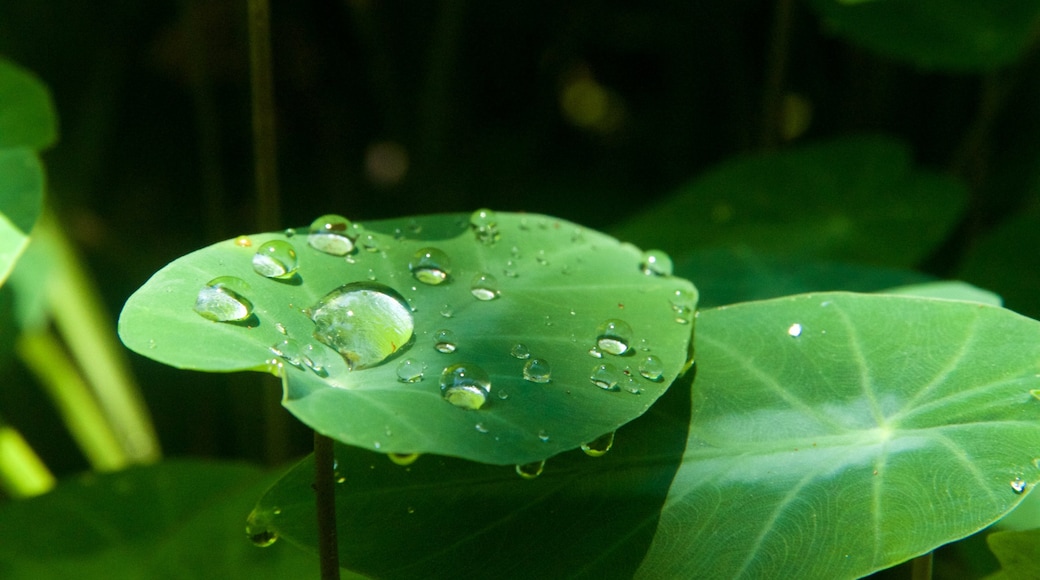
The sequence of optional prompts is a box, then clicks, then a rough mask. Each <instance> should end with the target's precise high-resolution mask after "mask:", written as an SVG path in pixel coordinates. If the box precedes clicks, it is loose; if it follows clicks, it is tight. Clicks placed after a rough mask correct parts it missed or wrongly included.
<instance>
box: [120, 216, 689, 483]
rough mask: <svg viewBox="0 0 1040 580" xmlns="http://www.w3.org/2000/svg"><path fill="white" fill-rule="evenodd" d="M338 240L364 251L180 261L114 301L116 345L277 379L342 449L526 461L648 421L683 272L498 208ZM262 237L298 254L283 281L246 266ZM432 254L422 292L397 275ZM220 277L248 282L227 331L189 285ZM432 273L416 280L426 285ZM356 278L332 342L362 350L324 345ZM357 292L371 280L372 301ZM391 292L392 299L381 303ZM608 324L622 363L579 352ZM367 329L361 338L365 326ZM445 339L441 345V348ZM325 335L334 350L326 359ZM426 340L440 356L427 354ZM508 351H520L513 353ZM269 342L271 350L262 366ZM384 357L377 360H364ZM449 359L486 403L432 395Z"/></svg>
mask: <svg viewBox="0 0 1040 580" xmlns="http://www.w3.org/2000/svg"><path fill="white" fill-rule="evenodd" d="M350 231H351V232H353V233H352V234H351V235H354V236H356V237H357V239H356V242H357V244H358V246H360V247H361V249H355V250H354V253H351V254H349V255H348V256H347V257H342V256H334V255H330V254H328V253H324V252H321V251H318V250H316V249H314V248H313V247H311V246H310V245H309V244H308V242H307V236H306V232H301V233H298V234H295V235H294V236H292V237H286V235H284V234H259V235H253V236H249V237H248V238H240V239H239V240H237V241H236V240H229V241H226V242H222V243H219V244H215V245H213V246H210V247H208V248H205V249H203V250H200V251H197V252H194V253H192V254H189V255H188V256H185V257H183V258H180V259H178V260H176V261H174V262H173V263H171V264H169V265H168V266H166V267H165V268H163V269H162V270H161V271H159V272H158V273H157V274H156V275H155V276H153V277H152V279H151V280H150V281H149V282H148V283H147V284H145V286H144V287H142V288H141V289H140V290H139V291H138V292H137V293H135V294H134V295H133V296H132V297H131V298H130V299H129V300H128V301H127V304H126V306H125V308H124V309H123V312H122V315H121V317H120V322H119V328H120V336H121V337H122V339H123V341H124V342H125V343H126V345H127V346H129V347H130V348H131V349H133V350H135V351H137V352H139V353H141V354H143V355H145V356H148V357H150V358H153V359H155V360H158V361H160V362H163V363H166V364H169V365H172V366H176V367H180V368H190V369H197V370H207V371H238V370H265V371H269V372H274V373H280V374H282V376H283V377H284V385H285V398H284V405H285V406H286V407H287V408H288V409H289V410H290V411H291V412H292V413H294V414H295V415H296V416H297V417H299V418H300V419H301V420H302V421H303V422H305V423H307V424H308V425H310V426H311V427H313V428H315V429H317V430H318V431H321V432H322V433H325V434H326V435H329V436H331V437H333V438H335V439H337V440H339V441H342V442H345V443H349V444H351V445H357V446H361V447H366V448H369V449H373V450H379V451H380V452H383V453H388V452H393V453H438V454H443V455H452V456H456V457H463V458H467V459H473V460H476V461H482V462H487V463H495V464H522V463H529V462H532V461H538V460H541V459H544V458H546V457H550V456H552V455H555V454H557V453H560V452H561V451H566V450H568V449H573V448H575V447H578V446H579V445H581V444H582V443H585V442H588V441H591V440H592V439H594V438H596V437H598V436H599V435H601V434H603V433H607V432H610V431H613V430H615V429H617V428H618V427H619V426H620V425H623V424H624V423H626V422H628V421H630V420H632V419H633V418H635V417H638V416H639V415H640V414H642V413H643V412H645V411H646V409H648V408H649V407H650V405H651V404H652V403H653V402H654V401H655V400H656V399H657V398H658V397H659V396H660V395H661V394H662V393H663V392H664V391H665V390H666V389H667V386H668V385H669V384H670V383H671V382H672V381H673V380H674V379H675V377H676V376H678V374H679V372H680V371H681V370H682V369H683V368H684V366H685V365H686V364H687V360H688V357H689V344H690V340H691V334H692V325H691V324H689V323H688V322H689V317H690V316H691V315H692V308H693V306H694V305H695V302H696V290H695V289H694V288H693V285H692V284H690V283H689V282H687V281H686V280H683V279H679V278H674V277H672V276H656V275H648V274H645V273H644V272H643V262H644V261H645V258H644V256H643V254H642V252H640V251H639V250H638V249H637V248H635V247H634V246H631V245H629V244H621V243H619V242H618V241H617V240H615V239H613V238H610V237H608V236H605V235H603V234H600V233H598V232H595V231H592V230H588V229H586V228H582V227H580V226H577V225H575V224H572V223H569V222H565V221H563V220H558V219H554V218H550V217H545V216H537V215H524V214H499V215H498V216H497V225H496V226H495V229H494V231H493V232H492V231H490V230H479V229H473V228H471V224H470V223H469V221H468V220H467V218H466V216H461V215H447V216H431V217H423V218H415V219H399V220H389V221H383V222H375V223H368V224H365V228H364V229H363V230H350ZM496 237H497V241H495V240H496ZM481 239H483V240H484V241H487V242H493V243H484V242H482V241H481ZM268 241H279V242H291V243H292V244H293V245H294V246H295V250H296V252H297V257H298V261H299V270H298V272H297V273H296V274H295V275H294V276H292V277H289V278H288V279H286V280H275V279H268V278H265V277H263V276H261V275H259V274H257V273H256V272H255V271H254V270H253V267H252V265H251V264H252V260H253V257H254V255H255V254H256V252H257V250H258V248H260V247H261V245H262V244H264V243H266V242H268ZM429 248H436V249H437V250H439V251H441V252H444V256H443V257H441V258H438V260H439V261H443V262H445V268H444V270H445V271H447V272H448V274H447V279H446V281H444V282H443V283H440V284H430V283H424V282H422V281H420V280H418V279H417V278H416V277H415V276H413V274H412V272H410V266H409V264H410V262H413V261H414V260H416V257H417V256H420V255H421V254H424V253H427V250H428V249H429ZM434 254H437V253H436V252H434ZM448 262H450V264H449V263H448ZM482 273H489V274H491V275H493V276H494V277H496V278H497V286H498V289H497V294H494V293H492V294H488V292H489V291H487V290H485V291H484V297H485V298H488V297H492V298H493V299H491V300H481V299H478V298H477V297H476V295H475V294H474V293H473V284H474V280H475V278H477V277H478V276H480V275H481V274H482ZM219 276H233V277H237V278H238V279H240V280H241V281H242V282H243V283H244V284H246V285H248V287H249V288H248V289H246V288H242V284H238V286H239V293H240V294H241V295H242V297H243V298H247V299H248V301H249V302H251V304H252V307H253V308H252V314H251V315H250V316H249V317H247V318H246V319H244V320H242V321H241V322H232V323H228V322H214V321H211V320H208V319H206V318H204V317H203V316H200V315H199V314H197V313H196V312H193V305H195V304H196V298H197V296H198V295H199V292H200V289H202V288H203V287H204V286H206V285H207V284H208V283H209V282H210V281H211V280H213V279H214V278H217V277H219ZM431 276H432V274H431V273H429V272H427V273H426V274H423V275H422V276H421V277H426V278H427V279H428V280H434V279H435V278H436V277H432V278H431ZM358 282H360V283H361V284H362V286H361V287H359V291H360V292H368V293H369V294H365V297H364V298H363V299H361V301H362V302H364V303H365V304H361V305H359V304H358V303H357V302H355V303H354V304H353V306H351V308H352V310H351V312H353V311H354V310H356V311H357V312H358V316H357V317H356V318H349V320H358V321H360V322H357V323H356V324H357V325H360V326H355V327H354V328H353V329H351V330H349V331H348V332H345V333H343V335H342V337H341V339H337V340H342V341H345V342H350V341H353V340H354V339H355V338H356V337H365V340H363V341H361V344H355V345H352V346H350V347H349V348H348V347H344V346H343V344H337V343H336V341H330V340H329V339H327V338H326V339H325V341H324V342H323V341H322V340H320V339H319V338H318V337H319V335H322V334H323V331H322V328H323V327H322V326H318V325H316V324H315V322H312V317H313V318H315V319H317V320H319V321H320V322H321V323H322V324H325V322H326V320H325V319H326V318H327V317H326V316H325V314H326V313H327V310H328V308H325V307H320V306H321V304H320V303H319V301H321V300H323V297H325V296H326V295H328V294H329V293H331V292H334V291H337V289H338V288H340V287H341V286H343V285H345V284H348V283H350V284H353V283H358ZM370 284H382V285H385V286H384V287H382V291H380V290H379V288H374V287H372V286H366V285H370ZM234 285H235V284H232V286H234ZM208 292H209V294H208V295H209V296H210V297H211V298H212V297H215V298H214V300H219V301H223V302H222V309H223V310H224V311H228V312H230V311H233V310H234V308H225V307H229V306H230V307H234V303H229V302H228V301H227V300H225V298H227V297H228V296H230V295H229V294H227V293H226V289H225V290H220V289H211V290H210V291H208ZM677 292H678V293H679V296H677V295H676V293H677ZM393 293H397V294H399V295H400V296H402V297H403V299H404V300H406V301H407V306H404V307H402V306H401V305H400V304H399V303H397V302H395V301H394V300H392V295H393ZM477 294H480V292H478V293H477ZM351 296H355V297H356V296H358V295H357V294H351ZM388 297H390V298H388ZM370 302H371V303H370ZM243 304H244V302H243ZM677 308H678V310H677ZM409 309H411V312H410V313H409V312H408V310H409ZM346 311H347V308H343V310H342V311H341V314H344V313H345V312H346ZM363 312H364V313H365V314H364V315H362V313H363ZM239 314H245V310H244V309H240V311H239ZM346 319H347V318H346V315H345V314H344V320H346ZM407 319H412V320H413V322H414V332H412V331H411V330H409V329H408V328H407ZM615 319H616V320H621V321H623V322H625V323H627V325H629V326H630V327H631V330H632V332H631V336H628V337H626V341H627V344H628V345H629V348H628V352H626V353H624V355H623V356H615V355H613V354H609V353H608V354H602V353H600V355H601V357H602V358H594V357H593V356H590V354H589V352H590V348H592V347H594V346H596V345H597V343H598V342H600V341H599V340H598V339H599V338H600V336H599V327H600V326H601V325H602V324H603V323H604V322H606V321H608V320H615ZM369 321H374V324H375V327H367V326H366V325H367V324H370V322H369ZM340 322H343V321H342V320H341V321H340ZM681 322H685V323H681ZM442 330H447V331H450V332H451V333H453V335H454V336H453V338H451V339H450V340H443V341H438V335H439V334H440V331H442ZM409 336H411V338H409ZM286 340H291V341H293V342H291V343H289V344H286V343H285V341H286ZM329 342H331V343H332V344H336V345H337V346H336V350H339V351H341V352H346V353H347V354H346V355H345V356H343V357H340V356H338V355H337V352H336V350H333V349H332V348H330V347H328V346H326V344H325V343H329ZM438 342H440V349H441V350H442V351H447V350H453V352H450V353H446V352H439V351H438V348H435V346H437V345H438ZM517 344H521V345H523V346H524V348H523V350H525V351H526V353H529V356H528V355H527V354H526V353H524V354H520V353H517V354H516V355H514V354H511V353H512V351H513V349H514V347H515V346H516V345H517ZM607 346H608V347H609V346H610V344H609V343H608V344H607ZM272 347H275V349H276V350H278V351H279V352H282V353H283V354H284V355H285V356H283V357H282V358H280V359H279V358H277V357H275V356H274V354H272ZM308 349H309V350H308ZM294 351H295V354H294ZM305 356H306V357H307V358H305ZM382 356H387V357H388V358H387V359H386V360H385V361H383V362H382V363H378V359H379V358H380V357H382ZM518 356H520V357H523V356H528V358H518ZM648 356H654V357H656V359H655V360H654V361H652V362H653V363H654V364H655V365H658V364H659V368H656V369H650V370H651V371H652V372H647V375H649V376H650V377H651V379H648V378H646V377H645V376H643V375H642V373H641V368H642V367H643V365H644V361H645V359H646V358H647V357H648ZM348 359H349V360H352V361H353V362H352V363H348ZM534 359H542V360H544V361H547V362H548V364H549V365H551V380H550V382H547V383H539V382H532V381H529V380H525V378H524V371H523V369H524V368H525V365H527V364H529V363H531V362H532V361H534ZM315 360H322V361H323V362H320V363H318V364H313V361H315ZM309 362H310V364H308V363H309ZM351 364H353V366H354V367H355V368H354V370H349V369H350V366H351ZM456 364H465V365H469V366H467V368H470V369H471V368H472V366H473V365H475V366H477V367H479V368H481V369H483V370H484V371H486V372H487V374H488V376H489V379H490V384H491V387H490V392H489V393H484V392H483V390H480V389H478V390H473V389H470V390H464V391H463V392H461V393H454V394H455V395H458V396H459V400H461V401H462V402H467V401H469V402H472V399H467V398H466V395H468V396H470V397H481V396H483V397H486V404H485V406H484V408H481V409H478V410H470V409H465V408H459V407H457V406H455V405H453V404H451V403H449V402H447V400H446V399H445V398H444V397H442V387H441V384H440V383H441V382H442V371H444V370H446V369H447V370H450V369H448V367H449V366H451V365H456ZM604 364H606V365H610V366H611V368H612V369H614V370H615V371H616V373H615V377H616V380H617V385H616V387H612V389H611V390H605V389H603V388H599V387H597V385H596V384H595V383H594V382H593V381H592V380H591V377H592V375H593V373H594V372H595V371H596V369H597V367H598V366H599V365H604ZM309 366H311V367H315V368H316V369H317V371H315V370H314V369H312V368H308V367H309ZM417 369H419V370H423V369H424V372H423V374H422V375H421V380H416V381H415V382H403V381H402V379H401V375H399V372H400V373H401V374H402V375H403V377H404V378H413V379H418V378H419V374H418V372H417ZM478 374H479V373H478ZM471 376H472V373H471ZM601 382H602V381H601ZM607 383H608V385H610V381H607Z"/></svg>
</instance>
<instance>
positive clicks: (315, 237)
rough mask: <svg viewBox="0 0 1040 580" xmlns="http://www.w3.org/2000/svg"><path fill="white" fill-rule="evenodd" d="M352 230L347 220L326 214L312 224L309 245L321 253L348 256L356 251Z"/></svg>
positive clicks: (309, 231) (308, 238) (308, 239)
mask: <svg viewBox="0 0 1040 580" xmlns="http://www.w3.org/2000/svg"><path fill="white" fill-rule="evenodd" d="M352 229H353V228H351V223H350V220H348V219H347V218H345V217H343V216H341V215H336V214H326V215H323V216H321V217H320V218H318V219H316V220H314V221H313V222H312V223H311V227H310V229H309V230H308V233H307V243H308V244H309V245H310V246H311V247H312V248H314V249H315V250H318V251H319V252H324V253H326V254H331V255H333V256H346V255H347V254H349V253H350V252H351V251H352V250H353V249H354V238H351V237H350V236H349V234H350V233H351V230H352Z"/></svg>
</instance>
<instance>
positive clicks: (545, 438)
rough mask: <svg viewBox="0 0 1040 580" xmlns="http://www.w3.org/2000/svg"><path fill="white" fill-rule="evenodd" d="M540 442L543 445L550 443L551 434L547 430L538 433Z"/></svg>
mask: <svg viewBox="0 0 1040 580" xmlns="http://www.w3.org/2000/svg"><path fill="white" fill-rule="evenodd" d="M538 440H539V441H541V442H542V443H548V442H549V433H548V432H547V431H546V430H545V429H542V430H541V431H539V432H538Z"/></svg>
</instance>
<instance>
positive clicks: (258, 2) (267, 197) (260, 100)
mask: <svg viewBox="0 0 1040 580" xmlns="http://www.w3.org/2000/svg"><path fill="white" fill-rule="evenodd" d="M249 66H250V73H251V74H250V78H251V81H252V91H253V155H254V157H255V159H254V161H255V169H256V171H255V175H256V205H257V207H256V221H257V224H256V225H257V227H259V228H260V230H261V231H270V230H274V229H276V228H278V225H279V217H278V214H279V207H278V205H279V202H278V199H279V196H278V165H277V159H276V155H275V130H274V80H273V78H274V75H273V74H272V72H271V13H270V7H269V5H268V2H267V0H249Z"/></svg>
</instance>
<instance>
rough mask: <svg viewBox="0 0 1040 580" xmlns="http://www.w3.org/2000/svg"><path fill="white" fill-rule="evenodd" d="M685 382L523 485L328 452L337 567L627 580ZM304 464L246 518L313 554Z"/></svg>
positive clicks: (677, 440) (491, 474) (648, 520)
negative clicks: (603, 446) (334, 479)
mask: <svg viewBox="0 0 1040 580" xmlns="http://www.w3.org/2000/svg"><path fill="white" fill-rule="evenodd" d="M693 374H694V373H693V372H689V373H687V374H686V375H685V376H683V377H682V378H680V379H679V380H677V381H676V383H675V384H674V385H673V386H672V387H671V388H670V389H669V390H668V392H667V393H665V394H664V395H663V396H662V397H661V398H660V400H659V401H658V403H657V404H656V405H654V406H653V407H652V408H651V409H650V410H649V411H647V413H646V414H645V415H643V416H641V417H639V418H638V419H636V420H634V421H632V422H630V423H627V424H626V425H625V426H623V427H622V428H620V429H619V430H618V431H617V434H616V437H615V440H614V445H613V448H612V449H611V450H610V451H609V452H608V453H606V454H605V455H603V456H601V457H586V456H585V455H584V454H582V453H581V452H577V451H572V452H568V453H563V454H561V455H559V456H557V457H553V458H552V459H550V460H548V461H547V462H546V464H545V469H544V471H543V473H542V474H541V475H540V476H538V477H536V478H534V479H530V480H529V479H522V478H520V477H519V476H518V475H517V474H516V472H515V470H514V469H513V468H511V467H503V466H497V465H486V464H480V463H473V462H471V461H464V460H459V459H454V458H449V457H437V456H423V457H420V458H419V459H418V460H417V461H415V463H413V464H411V465H409V466H407V467H401V466H398V465H394V464H393V463H391V462H390V461H388V460H387V459H386V458H385V457H383V456H381V455H378V454H375V453H372V452H370V451H366V450H362V449H359V448H356V447H347V446H341V445H337V446H336V464H337V475H338V477H339V478H340V479H338V481H340V483H339V484H338V485H337V486H336V511H337V514H338V522H339V530H338V538H339V546H340V562H341V564H342V565H343V566H344V567H348V568H350V569H353V570H356V571H359V572H362V573H366V574H370V575H372V576H373V577H376V578H395V579H404V578H414V579H422V580H432V579H439V578H451V579H456V578H495V579H496V580H508V579H518V580H529V579H531V578H593V579H602V578H630V577H631V576H632V574H633V573H634V572H635V570H636V568H637V567H638V566H639V563H640V561H641V559H642V557H643V554H644V553H645V552H646V549H647V546H649V544H650V541H651V539H652V537H653V532H654V529H655V528H656V523H657V517H658V514H659V513H660V508H661V504H662V503H663V501H664V498H665V496H666V494H667V492H668V486H669V484H670V482H671V481H672V477H673V476H674V475H675V470H676V467H677V466H678V464H679V461H680V459H681V457H682V453H683V446H684V444H685V443H686V430H687V427H688V425H689V419H690V384H691V380H692V378H693ZM313 481H314V462H313V457H310V458H307V459H306V460H305V461H303V462H301V463H300V464H299V465H298V466H297V467H295V468H294V469H293V470H292V471H290V472H289V473H288V474H287V475H286V476H285V477H284V478H282V479H281V480H279V481H278V482H277V483H276V484H275V485H274V486H272V488H271V489H270V491H268V492H267V494H265V495H264V497H263V498H262V499H261V500H260V501H259V503H258V505H257V507H256V509H255V510H254V511H253V513H252V514H251V515H250V517H249V529H250V531H252V532H253V533H258V534H264V533H265V532H271V533H274V534H276V535H278V536H281V537H282V538H284V539H285V540H288V541H290V542H293V543H296V544H300V545H302V546H304V547H306V548H308V549H310V550H312V551H314V550H315V549H316V548H315V546H316V545H317V535H316V527H315V525H314V516H313V514H314V509H315V508H314V492H313V489H312V487H311V483H312V482H313Z"/></svg>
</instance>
